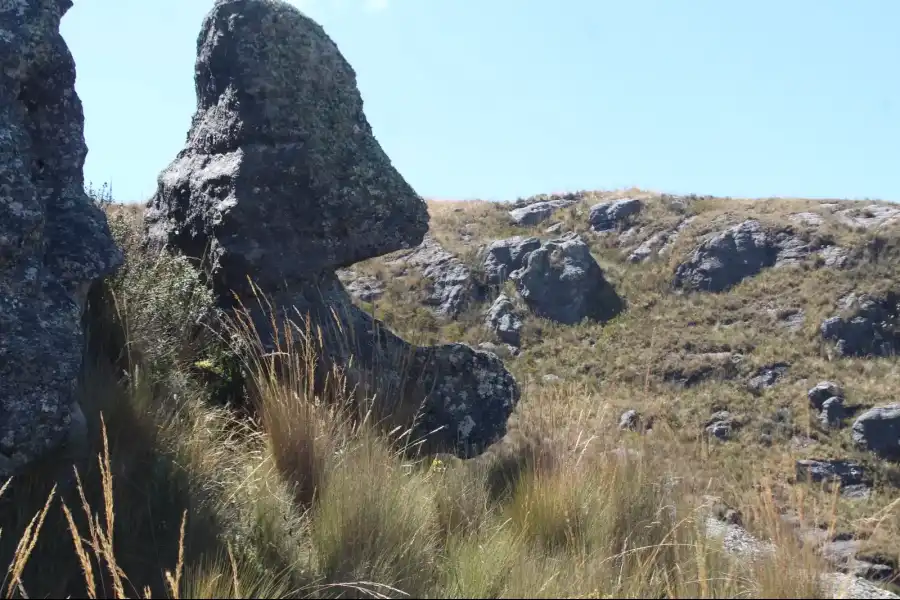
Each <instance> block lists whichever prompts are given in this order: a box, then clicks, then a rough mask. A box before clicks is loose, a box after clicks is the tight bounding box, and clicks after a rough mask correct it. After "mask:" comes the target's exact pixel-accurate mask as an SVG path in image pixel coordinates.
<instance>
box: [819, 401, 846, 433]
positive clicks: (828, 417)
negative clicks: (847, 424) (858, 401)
mask: <svg viewBox="0 0 900 600" xmlns="http://www.w3.org/2000/svg"><path fill="white" fill-rule="evenodd" d="M846 415H847V409H846V408H845V407H844V399H843V398H841V397H840V396H835V397H833V398H829V399H828V400H826V401H825V402H824V403H822V412H820V413H819V423H821V424H822V427H824V428H826V429H840V428H841V427H843V425H844V417H845V416H846Z"/></svg>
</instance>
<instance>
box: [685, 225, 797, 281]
mask: <svg viewBox="0 0 900 600" xmlns="http://www.w3.org/2000/svg"><path fill="white" fill-rule="evenodd" d="M813 252H814V249H813V248H812V247H811V246H810V245H809V244H807V243H806V242H804V241H803V240H802V239H800V238H798V237H797V236H795V235H794V234H793V233H792V232H791V231H790V230H789V229H782V230H774V229H768V228H765V227H763V225H762V224H761V223H760V222H759V221H756V220H754V219H748V220H746V221H743V222H742V223H738V224H737V225H734V226H732V227H729V228H728V229H726V230H725V231H723V232H721V233H718V234H716V235H714V236H712V237H711V238H709V239H708V240H706V241H705V242H703V243H702V244H700V246H698V247H697V249H696V250H694V252H693V254H691V256H690V257H688V259H687V260H686V261H684V262H682V263H681V264H679V265H678V267H677V268H676V270H675V280H674V285H675V287H676V288H680V289H684V290H693V291H708V292H721V291H725V290H727V289H729V288H731V287H733V286H734V285H736V284H737V283H739V282H741V281H743V280H744V279H746V278H747V277H752V276H753V275H756V274H758V273H759V272H760V271H762V270H763V269H764V268H767V267H781V266H786V265H795V264H799V263H801V262H803V261H805V260H806V259H807V257H809V256H810V255H811V254H813Z"/></svg>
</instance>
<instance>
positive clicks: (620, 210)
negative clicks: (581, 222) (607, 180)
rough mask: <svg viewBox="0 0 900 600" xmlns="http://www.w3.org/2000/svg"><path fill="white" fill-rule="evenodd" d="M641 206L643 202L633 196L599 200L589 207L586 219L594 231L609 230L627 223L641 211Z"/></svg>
mask: <svg viewBox="0 0 900 600" xmlns="http://www.w3.org/2000/svg"><path fill="white" fill-rule="evenodd" d="M641 208H643V203H642V202H641V201H640V200H637V199H635V198H622V199H620V200H615V201H613V202H601V203H600V204H595V205H594V206H592V207H591V212H590V214H589V215H588V220H589V222H590V224H591V228H592V229H593V230H594V231H611V230H613V229H616V228H617V227H619V226H620V225H623V224H625V223H628V222H629V220H630V219H631V218H632V217H634V216H635V215H637V214H638V213H639V212H640V211H641Z"/></svg>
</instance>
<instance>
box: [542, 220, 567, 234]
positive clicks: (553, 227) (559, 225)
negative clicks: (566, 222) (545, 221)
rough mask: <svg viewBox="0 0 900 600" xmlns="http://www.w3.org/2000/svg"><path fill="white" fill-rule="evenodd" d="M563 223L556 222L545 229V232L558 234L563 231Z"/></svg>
mask: <svg viewBox="0 0 900 600" xmlns="http://www.w3.org/2000/svg"><path fill="white" fill-rule="evenodd" d="M562 230H563V224H562V223H554V224H553V225H551V226H550V227H548V228H547V229H545V230H544V233H548V234H550V235H557V234H560V233H562Z"/></svg>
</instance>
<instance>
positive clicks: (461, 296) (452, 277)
mask: <svg viewBox="0 0 900 600" xmlns="http://www.w3.org/2000/svg"><path fill="white" fill-rule="evenodd" d="M398 263H402V264H403V265H404V266H405V267H407V268H413V269H416V270H418V271H419V272H421V274H422V276H423V277H424V279H425V281H426V282H427V290H426V296H425V304H426V305H428V306H431V307H432V308H434V311H435V312H436V313H437V314H438V315H440V316H443V317H448V318H451V319H454V318H456V317H458V316H459V315H460V314H461V313H462V312H463V311H464V310H465V309H466V308H468V307H469V306H470V305H471V304H473V303H475V302H480V301H481V300H482V299H483V298H484V290H483V289H482V286H481V285H480V284H479V283H478V282H477V281H476V280H475V277H474V275H473V273H472V270H471V269H470V268H469V267H468V266H467V265H466V264H465V263H463V262H462V261H461V260H460V259H459V258H457V257H456V256H455V255H454V254H452V253H451V252H449V251H447V250H445V249H444V248H443V247H442V246H441V245H440V244H439V243H438V242H437V240H435V239H434V238H433V237H432V236H431V235H427V234H426V235H425V238H424V239H423V241H422V243H421V244H419V245H418V246H417V247H416V248H414V249H412V250H410V251H408V252H401V253H400V255H399V256H398V257H396V258H393V259H392V260H391V261H390V262H389V263H388V264H398Z"/></svg>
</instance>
